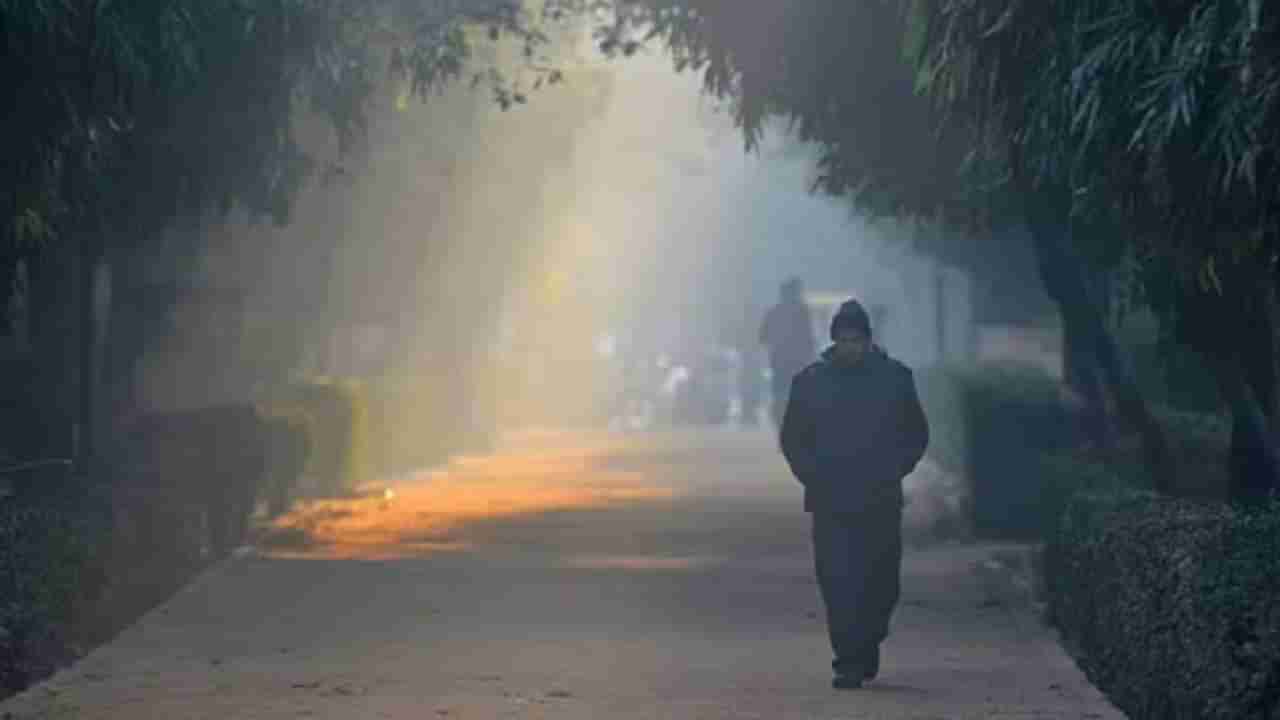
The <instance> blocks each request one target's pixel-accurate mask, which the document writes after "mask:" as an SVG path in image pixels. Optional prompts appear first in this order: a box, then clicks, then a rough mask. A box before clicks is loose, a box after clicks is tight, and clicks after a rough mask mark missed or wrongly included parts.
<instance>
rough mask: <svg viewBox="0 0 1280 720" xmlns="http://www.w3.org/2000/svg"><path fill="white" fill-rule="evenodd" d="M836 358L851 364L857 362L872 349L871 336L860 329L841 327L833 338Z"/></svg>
mask: <svg viewBox="0 0 1280 720" xmlns="http://www.w3.org/2000/svg"><path fill="white" fill-rule="evenodd" d="M832 339H833V341H834V342H835V348H836V351H835V355H836V359H837V360H839V361H840V362H842V363H846V364H849V365H853V364H856V363H857V362H859V361H860V360H862V357H863V356H864V355H866V354H867V351H868V350H870V349H871V337H870V336H868V335H867V334H866V333H863V332H862V331H860V330H852V329H841V330H840V331H839V332H837V333H836V335H835V337H834V338H832Z"/></svg>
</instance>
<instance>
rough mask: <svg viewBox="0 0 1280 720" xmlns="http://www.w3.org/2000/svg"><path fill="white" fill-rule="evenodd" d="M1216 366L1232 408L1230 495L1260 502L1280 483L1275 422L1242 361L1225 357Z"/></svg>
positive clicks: (1230, 496)
mask: <svg viewBox="0 0 1280 720" xmlns="http://www.w3.org/2000/svg"><path fill="white" fill-rule="evenodd" d="M1214 370H1215V374H1216V375H1217V379H1218V387H1219V389H1220V390H1221V392H1222V396H1223V398H1224V399H1225V400H1226V402H1227V406H1228V408H1230V411H1231V449H1230V452H1229V453H1228V460H1227V467H1228V472H1229V474H1230V478H1229V484H1228V488H1227V491H1228V496H1229V498H1230V499H1231V500H1235V501H1239V502H1245V503H1249V502H1257V501H1259V500H1262V499H1265V498H1266V497H1267V496H1268V495H1269V494H1271V493H1272V492H1273V491H1274V490H1275V489H1276V488H1277V487H1280V453H1278V452H1277V448H1276V443H1275V440H1274V438H1273V436H1272V432H1271V422H1270V421H1269V420H1268V418H1267V416H1266V413H1265V412H1264V410H1263V404H1262V402H1260V401H1259V398H1258V395H1257V393H1255V392H1254V390H1253V387H1252V386H1251V384H1250V383H1249V382H1248V380H1247V378H1246V373H1245V372H1244V371H1243V370H1242V369H1241V367H1240V366H1239V364H1237V363H1234V362H1230V361H1225V360H1223V361H1219V362H1217V363H1215V365H1214Z"/></svg>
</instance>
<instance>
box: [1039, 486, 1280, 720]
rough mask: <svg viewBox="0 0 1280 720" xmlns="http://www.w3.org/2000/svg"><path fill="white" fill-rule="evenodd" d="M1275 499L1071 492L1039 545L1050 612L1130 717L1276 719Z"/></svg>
mask: <svg viewBox="0 0 1280 720" xmlns="http://www.w3.org/2000/svg"><path fill="white" fill-rule="evenodd" d="M1277 537H1280V506H1272V507H1270V508H1268V509H1266V510H1265V511H1255V512H1251V513H1245V512H1241V511H1237V510H1233V509H1231V508H1229V507H1228V506H1225V505H1222V504H1218V503H1212V504H1210V503H1203V502H1196V501H1190V500H1177V499H1170V498H1161V497H1157V496H1155V495H1153V494H1151V493H1146V492H1142V491H1136V490H1122V491H1112V492H1106V493H1088V494H1080V495H1077V496H1075V497H1074V498H1073V499H1072V501H1071V502H1070V504H1069V505H1068V508H1067V511H1066V512H1065V513H1064V514H1063V516H1062V518H1061V520H1060V522H1059V523H1058V525H1057V527H1056V529H1055V532H1054V533H1053V535H1052V536H1051V538H1050V543H1049V545H1048V548H1047V550H1046V564H1045V569H1046V576H1047V581H1048V588H1049V599H1050V615H1051V618H1052V620H1053V622H1054V623H1055V624H1056V625H1057V626H1058V628H1059V629H1060V630H1061V632H1062V635H1063V638H1064V640H1065V641H1066V642H1067V644H1068V645H1069V646H1070V647H1072V648H1073V649H1074V650H1075V652H1076V654H1077V660H1078V662H1079V663H1080V665H1081V666H1082V668H1083V669H1084V671H1085V672H1086V674H1087V675H1088V676H1089V678H1090V679H1091V680H1092V681H1093V682H1094V683H1095V684H1096V685H1097V686H1098V687H1099V688H1101V689H1102V690H1103V691H1104V692H1106V693H1107V694H1108V695H1109V696H1110V697H1111V699H1112V700H1113V701H1114V702H1115V703H1116V705H1117V706H1118V707H1120V709H1122V710H1123V711H1125V712H1126V713H1128V714H1129V716H1130V717H1133V718H1161V719H1164V718H1173V719H1175V720H1177V719H1179V718H1187V719H1190V718H1210V719H1216V718H1221V719H1222V720H1226V719H1227V718H1258V719H1260V720H1275V719H1276V718H1280V554H1277V553H1276V552H1275V546H1276V545H1275V544H1276V538H1277Z"/></svg>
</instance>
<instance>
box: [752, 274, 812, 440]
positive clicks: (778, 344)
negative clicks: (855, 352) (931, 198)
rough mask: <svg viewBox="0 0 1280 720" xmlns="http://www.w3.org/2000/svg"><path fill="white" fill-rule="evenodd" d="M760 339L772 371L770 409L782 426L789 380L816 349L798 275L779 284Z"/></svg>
mask: <svg viewBox="0 0 1280 720" xmlns="http://www.w3.org/2000/svg"><path fill="white" fill-rule="evenodd" d="M760 342H761V344H763V345H764V346H765V347H767V348H768V350H769V366H770V368H772V370H773V403H772V405H771V407H770V411H771V412H772V414H773V421H774V424H775V425H776V426H778V427H781V426H782V414H783V410H784V409H785V408H786V407H787V395H788V394H789V392H790V389H791V379H792V378H793V377H795V375H796V373H798V372H800V371H801V370H803V369H804V367H805V366H806V365H808V364H809V363H811V362H813V359H814V356H815V355H816V354H817V349H816V347H815V343H814V340H813V319H812V316H811V315H810V314H809V306H808V305H806V304H805V302H804V286H803V285H802V284H801V282H800V278H791V279H789V280H787V281H786V282H785V283H783V284H782V289H781V291H780V293H779V298H778V304H777V305H774V306H773V307H772V308H769V312H768V313H766V314H765V316H764V323H763V324H762V325H761V327H760Z"/></svg>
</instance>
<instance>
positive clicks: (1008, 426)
mask: <svg viewBox="0 0 1280 720" xmlns="http://www.w3.org/2000/svg"><path fill="white" fill-rule="evenodd" d="M917 386H918V388H919V391H920V397H921V402H922V403H923V404H924V407H925V413H926V415H928V417H929V425H930V440H929V450H928V454H929V457H930V458H931V459H933V460H934V461H935V462H937V463H938V464H939V465H941V466H942V467H943V468H945V469H946V470H948V471H950V472H953V473H957V474H959V475H961V476H962V477H965V478H966V479H967V480H968V482H969V484H970V495H971V497H970V504H971V505H970V508H971V516H972V517H971V521H972V525H973V529H974V531H975V532H976V533H977V534H978V535H980V536H983V537H1014V538H1026V537H1041V536H1042V535H1043V532H1044V530H1045V528H1046V527H1048V526H1049V524H1050V522H1051V516H1049V515H1047V514H1046V505H1045V502H1044V498H1045V497H1046V494H1047V493H1048V485H1047V479H1046V476H1045V473H1044V472H1043V467H1042V459H1043V458H1044V456H1045V455H1046V454H1052V453H1057V452H1062V451H1065V450H1067V449H1070V448H1072V447H1074V446H1075V445H1076V444H1077V440H1078V438H1079V432H1078V429H1077V423H1076V420H1075V418H1073V416H1072V414H1071V412H1070V411H1069V410H1068V409H1067V408H1066V407H1065V406H1064V405H1063V403H1062V402H1061V401H1060V399H1059V384H1058V382H1057V381H1056V380H1054V379H1053V378H1051V377H1049V376H1048V375H1045V374H1043V373H1038V372H1034V371H1029V370H1028V371H1023V370H1014V369H986V370H964V371H962V370H946V369H943V370H929V371H923V372H920V373H917Z"/></svg>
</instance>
